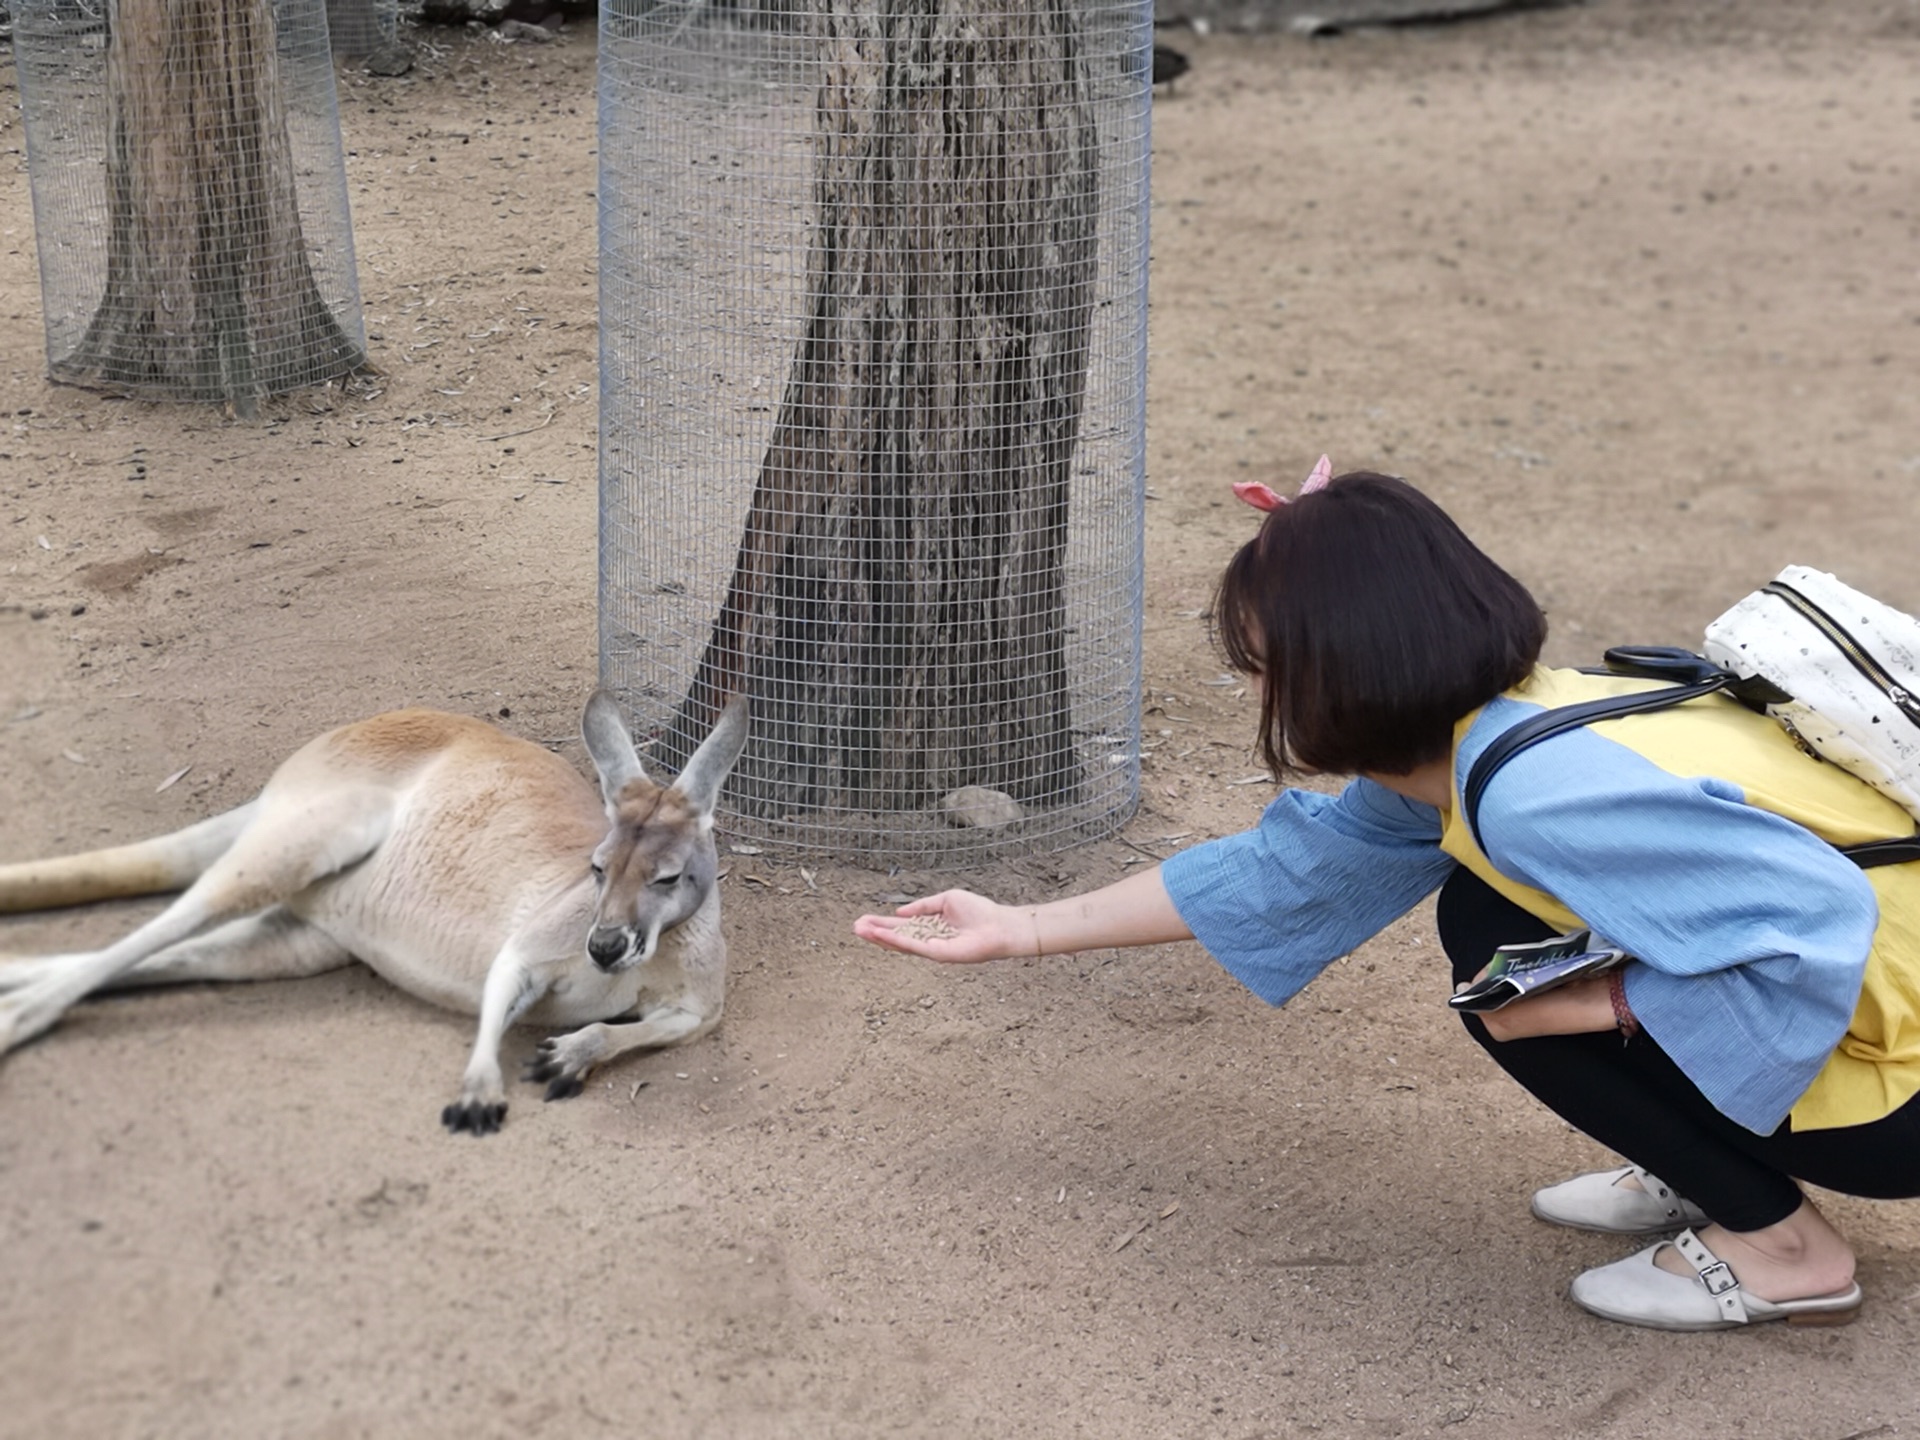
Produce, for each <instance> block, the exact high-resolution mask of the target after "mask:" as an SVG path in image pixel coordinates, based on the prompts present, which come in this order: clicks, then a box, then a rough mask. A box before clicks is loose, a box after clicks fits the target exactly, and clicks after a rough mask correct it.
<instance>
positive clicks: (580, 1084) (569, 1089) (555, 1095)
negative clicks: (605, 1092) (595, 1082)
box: [547, 1075, 587, 1100]
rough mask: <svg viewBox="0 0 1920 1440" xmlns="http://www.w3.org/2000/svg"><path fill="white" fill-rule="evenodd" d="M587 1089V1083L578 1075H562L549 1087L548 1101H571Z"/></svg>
mask: <svg viewBox="0 0 1920 1440" xmlns="http://www.w3.org/2000/svg"><path fill="white" fill-rule="evenodd" d="M586 1088H587V1082H586V1081H585V1080H583V1079H581V1078H580V1077H579V1076H577V1075H562V1076H559V1077H558V1078H557V1079H555V1080H554V1081H553V1083H552V1084H550V1085H548V1086H547V1099H549V1100H571V1099H572V1098H573V1097H574V1096H576V1095H578V1094H579V1093H580V1092H581V1091H582V1090H584V1089H586Z"/></svg>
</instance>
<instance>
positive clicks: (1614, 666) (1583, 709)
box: [1460, 645, 1920, 870]
mask: <svg viewBox="0 0 1920 1440" xmlns="http://www.w3.org/2000/svg"><path fill="white" fill-rule="evenodd" d="M1606 661H1607V673H1610V674H1615V675H1635V676H1640V677H1643V678H1646V679H1656V680H1676V681H1679V682H1680V683H1678V684H1674V685H1669V686H1668V687H1667V688H1666V689H1664V690H1644V691H1642V692H1640V693H1639V694H1637V695H1607V696H1603V697H1602V698H1600V699H1598V700H1583V701H1581V702H1580V703H1579V704H1577V705H1562V706H1561V707H1560V708H1559V709H1557V710H1542V711H1541V712H1540V713H1539V714H1538V715H1530V716H1528V717H1527V718H1526V719H1525V720H1522V721H1521V722H1520V723H1519V724H1518V725H1515V726H1514V727H1513V728H1512V729H1511V730H1508V731H1506V732H1504V733H1503V734H1501V735H1499V736H1497V737H1496V738H1495V739H1494V742H1493V743H1492V744H1491V745H1489V746H1487V748H1486V749H1485V750H1482V751H1481V752H1480V758H1479V759H1477V760H1475V761H1474V762H1473V768H1472V769H1470V770H1468V771H1467V783H1466V784H1465V785H1464V786H1462V787H1461V790H1460V804H1461V807H1462V809H1463V810H1464V811H1465V813H1466V817H1467V829H1468V830H1469V831H1471V832H1472V834H1473V843H1474V844H1475V845H1477V846H1479V848H1480V852H1481V853H1482V854H1485V853H1486V848H1487V847H1486V846H1485V845H1484V844H1483V843H1482V842H1481V839H1480V799H1481V796H1482V795H1484V794H1485V793H1486V789H1487V785H1488V783H1489V782H1491V781H1492V779H1493V777H1494V774H1495V772H1497V771H1498V770H1499V769H1500V767H1501V766H1502V765H1504V764H1506V763H1507V761H1509V760H1511V759H1512V758H1513V757H1514V756H1516V755H1518V754H1519V753H1520V752H1521V751H1522V750H1525V749H1527V748H1528V747H1529V746H1532V745H1537V744H1539V743H1540V742H1541V741H1542V740H1546V739H1550V738H1551V737H1552V736H1555V735H1559V734H1562V733H1564V732H1565V731H1568V730H1577V729H1579V728H1580V727H1581V726H1583V725H1591V724H1593V723H1594V722H1595V721H1596V720H1611V719H1613V718H1614V717H1616V716H1619V715H1640V714H1644V713H1646V712H1647V711H1650V710H1666V709H1670V708H1671V707H1673V706H1675V705H1684V704H1686V703H1687V701H1689V700H1698V699H1699V698H1700V697H1701V696H1702V695H1712V694H1713V693H1715V692H1716V691H1719V690H1728V689H1732V690H1735V691H1740V692H1744V693H1741V694H1737V695H1736V696H1735V698H1736V699H1739V700H1741V702H1742V703H1743V704H1747V705H1750V706H1753V707H1755V708H1760V707H1761V706H1762V705H1763V704H1764V703H1771V702H1770V697H1768V696H1767V695H1766V694H1765V688H1759V689H1757V690H1756V689H1755V687H1754V686H1753V685H1752V682H1748V681H1743V680H1741V679H1740V678H1739V677H1738V676H1736V675H1734V674H1732V673H1731V672H1730V671H1726V670H1722V669H1720V668H1719V667H1718V666H1716V665H1715V664H1714V663H1713V662H1712V661H1711V660H1706V659H1703V658H1702V657H1701V656H1698V655H1695V654H1694V653H1693V652H1692V651H1691V650H1678V649H1672V648H1669V647H1666V646H1658V645H1652V646H1634V645H1622V646H1619V647H1617V648H1615V649H1612V650H1609V651H1607V654H1606ZM1760 685H1761V687H1765V682H1760ZM1769 688H1770V687H1769ZM1779 693H1780V692H1775V694H1776V696H1778V695H1779ZM1834 848H1835V849H1836V850H1838V851H1839V852H1840V853H1841V854H1842V855H1844V856H1846V857H1847V858H1848V859H1849V860H1851V861H1853V863H1854V864H1856V865H1858V866H1859V867H1860V868H1861V869H1862V870H1871V869H1873V868H1874V867H1875V866H1878V865H1905V864H1907V863H1909V862H1911V861H1915V860H1920V830H1916V831H1915V832H1914V833H1913V834H1911V835H1901V836H1896V837H1894V838H1893V839H1889V840H1864V841H1862V842H1861V843H1859V844H1858V845H1836V846H1835V847H1834Z"/></svg>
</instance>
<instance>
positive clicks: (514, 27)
mask: <svg viewBox="0 0 1920 1440" xmlns="http://www.w3.org/2000/svg"><path fill="white" fill-rule="evenodd" d="M495 33H496V34H497V35H499V37H500V38H501V39H502V40H529V41H532V42H533V43H534V44H535V45H551V44H552V43H553V41H554V38H555V36H554V33H553V31H551V30H549V29H547V27H546V26H544V25H529V24H528V23H527V22H526V21H524V20H502V21H501V22H500V28H499V29H498V30H497V31H496V32H495Z"/></svg>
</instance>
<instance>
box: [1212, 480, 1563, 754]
mask: <svg viewBox="0 0 1920 1440" xmlns="http://www.w3.org/2000/svg"><path fill="white" fill-rule="evenodd" d="M1213 627H1214V638H1215V641H1216V642H1217V643H1218V644H1219V646H1220V648H1221V650H1222V651H1223V652H1224V654H1225V655H1226V657H1227V660H1228V663H1230V664H1231V665H1232V666H1233V667H1234V668H1235V669H1236V670H1239V671H1242V672H1243V673H1245V674H1247V675H1250V676H1254V677H1256V678H1257V679H1258V680H1259V683H1260V753H1261V756H1262V758H1264V759H1265V760H1266V762H1267V766H1268V768H1269V769H1271V770H1272V772H1273V774H1274V776H1275V777H1276V778H1278V777H1279V776H1281V775H1283V774H1285V773H1286V772H1287V771H1288V770H1289V769H1301V770H1307V771H1315V772H1321V773H1326V774H1335V775H1355V774H1360V773H1362V772H1371V773H1375V774H1381V775H1405V774H1406V773H1408V772H1409V771H1411V770H1412V769H1414V768H1415V767H1416V766H1419V765H1423V764H1425V763H1427V762H1428V761H1430V760H1437V759H1440V758H1441V757H1442V756H1444V755H1446V754H1448V753H1449V751H1450V750H1451V748H1452V744H1453V727H1454V724H1455V722H1456V721H1458V720H1459V719H1460V718H1461V717H1462V716H1464V715H1466V714H1468V713H1469V712H1471V711H1473V710H1475V709H1477V708H1478V707H1480V706H1482V705H1484V704H1486V703H1487V702H1488V701H1489V700H1491V699H1493V697H1494V696H1496V695H1498V694H1500V692H1501V691H1503V690H1506V689H1509V688H1510V687H1512V686H1514V685H1517V684H1519V683H1520V681H1522V680H1523V679H1525V678H1526V676H1527V674H1528V673H1529V672H1530V671H1531V670H1532V669H1533V666H1534V664H1535V662H1536V661H1537V660H1538V659H1539V658H1540V647H1541V645H1542V644H1543V643H1545V641H1546V638H1547V620H1546V616H1545V615H1544V614H1542V613H1541V610H1540V607H1539V606H1538V605H1537V604H1535V603H1534V599H1533V596H1532V595H1530V594H1528V593H1527V590H1526V587H1525V586H1523V585H1522V584H1521V583H1520V582H1519V581H1518V580H1515V579H1514V578H1513V577H1512V576H1511V575H1509V574H1508V573H1507V572H1506V571H1504V570H1502V569H1501V568H1500V567H1499V566H1498V565H1496V564H1494V563H1493V561H1491V560H1489V559H1488V558H1487V557H1486V555H1485V554H1484V553H1482V552H1481V550H1480V549H1479V547H1478V546H1476V545H1475V544H1474V543H1473V542H1472V541H1471V540H1469V539H1468V538H1467V537H1466V535H1465V534H1464V533H1463V532H1462V531H1461V529H1460V527H1459V526H1458V525H1456V524H1454V523H1453V521H1452V520H1451V519H1450V518H1449V517H1448V516H1447V513H1446V512H1445V511H1444V510H1442V509H1441V508H1440V507H1439V506H1438V505H1436V504H1434V503H1433V501H1431V500H1429V499H1428V498H1427V497H1426V496H1425V495H1422V494H1421V493H1420V492H1419V491H1418V490H1416V489H1414V488H1413V487H1412V486H1411V485H1409V484H1407V483H1406V481H1404V480H1396V479H1394V478H1393V477H1391V476H1387V475H1376V474H1374V473H1373V472H1371V471H1368V470H1356V471H1353V472H1351V473H1350V474H1346V475H1340V476H1336V477H1335V478H1334V479H1333V480H1332V482H1331V483H1329V484H1328V485H1327V486H1326V487H1325V488H1324V489H1321V490H1317V491H1314V492H1313V493H1311V494H1308V495H1302V496H1299V497H1297V498H1295V499H1294V500H1293V501H1292V502H1291V503H1289V504H1286V505H1282V506H1280V507H1279V508H1278V509H1276V510H1274V511H1272V512H1271V513H1270V514H1269V515H1268V516H1267V519H1266V522H1265V523H1264V524H1263V525H1262V526H1261V527H1260V533H1259V534H1258V535H1256V536H1255V537H1254V538H1253V539H1251V540H1249V541H1248V542H1247V543H1246V544H1245V545H1242V546H1241V547H1240V549H1239V550H1238V551H1237V552H1236V553H1235V554H1234V557H1233V559H1232V560H1230V561H1229V562H1228V563H1227V568H1226V572H1225V574H1223V575H1222V576H1221V578H1220V587H1219V590H1218V592H1217V593H1216V595H1215V597H1214V606H1213Z"/></svg>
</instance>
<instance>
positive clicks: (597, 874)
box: [587, 860, 607, 880]
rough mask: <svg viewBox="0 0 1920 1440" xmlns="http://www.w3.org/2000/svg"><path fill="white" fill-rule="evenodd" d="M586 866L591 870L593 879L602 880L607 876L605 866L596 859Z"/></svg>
mask: <svg viewBox="0 0 1920 1440" xmlns="http://www.w3.org/2000/svg"><path fill="white" fill-rule="evenodd" d="M587 868H588V869H590V870H592V871H593V878H594V879H596V880H604V879H606V878H607V867H606V866H604V865H602V864H601V863H600V862H599V861H598V860H594V861H591V862H589V864H588V867H587Z"/></svg>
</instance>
